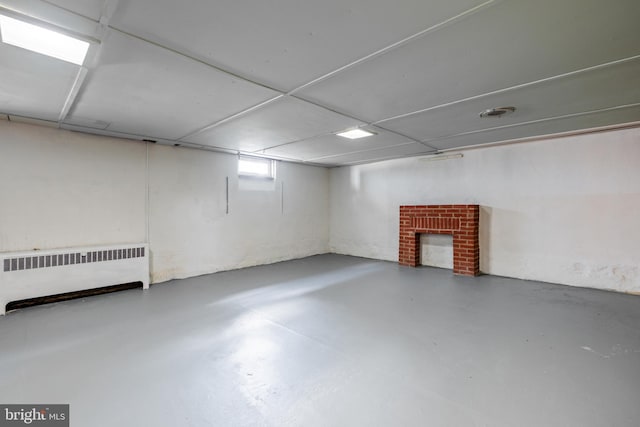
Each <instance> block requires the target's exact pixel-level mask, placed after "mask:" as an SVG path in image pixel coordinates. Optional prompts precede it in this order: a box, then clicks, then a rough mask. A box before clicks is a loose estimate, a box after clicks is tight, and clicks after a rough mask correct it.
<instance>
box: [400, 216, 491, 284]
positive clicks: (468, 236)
mask: <svg viewBox="0 0 640 427" xmlns="http://www.w3.org/2000/svg"><path fill="white" fill-rule="evenodd" d="M479 222H480V206H478V205H417V206H400V245H399V254H398V262H399V263H400V265H407V266H411V267H417V266H418V265H420V234H451V235H453V272H454V273H455V274H461V275H465V276H477V275H478V274H480V247H479V245H478V225H479Z"/></svg>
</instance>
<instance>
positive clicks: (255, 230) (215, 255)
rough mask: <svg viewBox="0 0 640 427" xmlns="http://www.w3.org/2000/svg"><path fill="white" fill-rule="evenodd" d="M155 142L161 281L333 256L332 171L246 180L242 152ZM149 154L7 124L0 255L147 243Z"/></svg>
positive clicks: (116, 143)
mask: <svg viewBox="0 0 640 427" xmlns="http://www.w3.org/2000/svg"><path fill="white" fill-rule="evenodd" d="M148 149H149V176H148V178H149V199H148V200H149V209H148V212H149V215H148V223H149V237H150V250H151V278H152V282H153V283H155V282H161V281H165V280H169V279H172V278H178V277H188V276H193V275H197V274H204V273H210V272H214V271H219V270H227V269H233V268H240V267H246V266H249V265H258V264H265V263H271V262H276V261H282V260H287V259H292V258H299V257H304V256H307V255H312V254H318V253H325V252H327V251H328V235H329V220H328V218H329V215H328V210H329V205H328V203H329V172H328V170H327V169H325V168H317V167H311V166H303V165H295V164H289V163H278V171H277V180H276V182H275V183H272V184H271V185H267V186H266V187H265V186H264V185H258V186H256V185H251V184H252V183H242V184H243V185H240V183H239V180H238V177H237V169H236V168H237V157H236V156H232V155H227V154H219V153H210V152H205V151H196V150H190V149H186V148H175V147H165V146H158V145H154V144H148ZM146 150H147V144H144V143H141V142H135V141H126V140H120V139H117V138H106V137H99V136H91V135H85V134H80V133H74V132H68V131H62V130H58V129H53V128H47V127H41V126H34V125H27V124H20V123H12V122H8V121H0V252H15V251H28V250H32V249H34V248H39V249H54V248H61V247H75V246H95V245H107V244H114V243H140V242H145V239H146V234H147V213H146V212H147V209H146V204H147V184H146V182H147V170H146V164H147V162H146V156H147V152H146ZM227 176H229V178H230V213H229V215H226V213H225V211H226V202H225V177H227ZM244 184H247V185H244ZM282 184H284V199H283V198H282V189H283V185H282ZM256 188H257V189H256Z"/></svg>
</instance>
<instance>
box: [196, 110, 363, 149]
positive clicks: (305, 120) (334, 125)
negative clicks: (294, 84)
mask: <svg viewBox="0 0 640 427" xmlns="http://www.w3.org/2000/svg"><path fill="white" fill-rule="evenodd" d="M360 124H362V123H361V122H358V121H356V120H353V119H350V118H348V117H344V116H341V115H339V114H336V113H333V112H331V111H328V110H325V109H324V108H320V107H317V106H315V105H313V104H309V103H308V102H303V101H300V100H297V99H295V98H291V97H283V98H281V99H279V100H277V101H275V102H272V103H270V104H269V105H267V106H266V107H263V108H260V109H258V110H255V111H253V112H250V113H248V114H246V115H244V116H242V117H239V118H237V119H234V120H231V121H229V122H226V123H223V124H221V125H219V126H216V127H214V128H212V129H209V130H207V131H205V132H202V133H199V134H197V135H193V136H191V137H189V138H186V139H185V140H186V141H188V142H193V143H196V144H202V145H208V146H213V147H219V148H228V149H233V150H238V151H258V150H263V149H265V148H268V147H273V146H276V145H280V144H284V143H287V142H291V141H297V140H301V139H305V138H310V137H313V136H316V135H321V134H326V133H330V132H335V131H339V130H342V129H346V128H349V127H353V126H357V125H360Z"/></svg>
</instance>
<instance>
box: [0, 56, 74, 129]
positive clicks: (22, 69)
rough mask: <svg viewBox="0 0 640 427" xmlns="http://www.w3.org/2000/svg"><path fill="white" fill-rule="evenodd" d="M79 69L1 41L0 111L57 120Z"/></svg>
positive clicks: (67, 63)
mask: <svg viewBox="0 0 640 427" xmlns="http://www.w3.org/2000/svg"><path fill="white" fill-rule="evenodd" d="M79 69H80V67H78V66H77V65H74V64H71V63H69V62H65V61H61V60H59V59H55V58H51V57H49V56H44V55H41V54H38V53H34V52H31V51H28V50H25V49H21V48H18V47H14V46H11V45H8V44H5V43H0V76H1V77H0V112H2V113H7V114H10V115H12V114H13V115H17V116H26V117H33V118H38V119H42V120H52V121H57V120H58V116H59V115H60V112H61V111H62V107H63V106H64V103H65V100H66V99H67V96H68V94H69V91H70V90H71V86H72V85H73V82H74V80H75V78H76V75H77V74H78V70H79Z"/></svg>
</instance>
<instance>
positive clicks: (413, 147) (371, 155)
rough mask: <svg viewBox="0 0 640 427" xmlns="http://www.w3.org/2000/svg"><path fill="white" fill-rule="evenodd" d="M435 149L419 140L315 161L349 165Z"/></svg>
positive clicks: (315, 161) (429, 151) (326, 163)
mask: <svg viewBox="0 0 640 427" xmlns="http://www.w3.org/2000/svg"><path fill="white" fill-rule="evenodd" d="M432 152H433V149H431V148H429V147H425V146H424V145H422V144H420V143H418V142H412V143H409V144H403V145H397V146H394V147H387V148H380V149H376V150H368V151H361V152H357V153H349V154H342V155H338V156H333V157H324V158H322V159H315V160H313V163H316V164H323V165H327V166H338V165H348V164H356V163H368V162H377V161H380V160H387V159H397V158H400V157H408V156H416V155H419V154H428V153H432Z"/></svg>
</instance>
